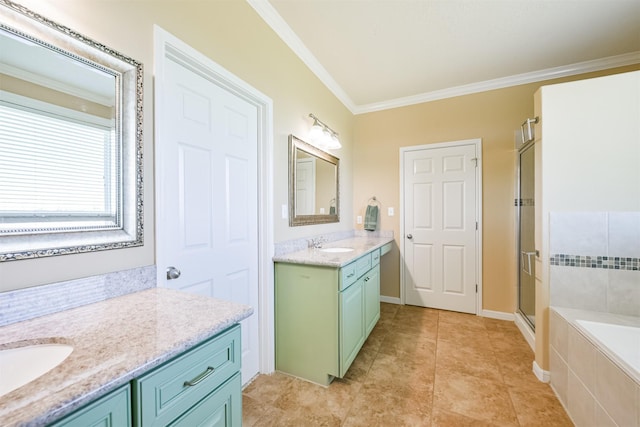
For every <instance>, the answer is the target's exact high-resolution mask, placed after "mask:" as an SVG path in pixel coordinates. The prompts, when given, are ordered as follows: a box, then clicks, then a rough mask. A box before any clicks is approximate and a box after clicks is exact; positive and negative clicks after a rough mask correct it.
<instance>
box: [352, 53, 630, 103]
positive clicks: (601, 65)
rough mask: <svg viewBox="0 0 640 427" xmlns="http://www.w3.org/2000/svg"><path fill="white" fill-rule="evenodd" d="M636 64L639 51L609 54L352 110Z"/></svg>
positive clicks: (443, 96) (461, 93) (484, 90)
mask: <svg viewBox="0 0 640 427" xmlns="http://www.w3.org/2000/svg"><path fill="white" fill-rule="evenodd" d="M637 63H640V51H636V52H631V53H627V54H624V55H616V56H609V57H607V58H601V59H595V60H592V61H584V62H578V63H575V64H569V65H564V66H561V67H555V68H547V69H544V70H538V71H532V72H530V73H523V74H516V75H513V76H508V77H502V78H498V79H492V80H486V81H484V82H478V83H471V84H468V85H462V86H455V87H451V88H447V89H442V90H435V91H432V92H425V93H421V94H418V95H413V96H407V97H403V98H397V99H391V100H388V101H382V102H374V103H371V104H364V105H358V106H356V108H355V110H352V111H353V113H354V114H365V113H371V112H374V111H382V110H388V109H391V108H399V107H406V106H409V105H415V104H422V103H423V102H429V101H437V100H440V99H446V98H453V97H456V96H463V95H470V94H473V93H479V92H486V91H489V90H495V89H504V88H507V87H511V86H518V85H522V84H528V83H535V82H540V81H545V80H551V79H557V78H561V77H567V76H574V75H577V74H584V73H589V72H592V71H600V70H606V69H609V68H616V67H623V66H625V65H632V64H637Z"/></svg>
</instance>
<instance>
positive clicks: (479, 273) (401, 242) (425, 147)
mask: <svg viewBox="0 0 640 427" xmlns="http://www.w3.org/2000/svg"><path fill="white" fill-rule="evenodd" d="M463 145H473V146H474V147H475V149H476V158H477V159H478V161H477V167H476V221H477V223H478V229H477V230H476V283H477V285H478V291H477V292H476V315H477V316H480V315H481V314H482V307H483V305H482V138H474V139H465V140H460V141H449V142H438V143H434V144H423V145H413V146H409V147H400V236H399V241H398V248H399V249H400V303H401V304H402V305H404V304H405V303H406V301H405V290H404V288H405V268H404V239H405V229H404V228H405V224H404V214H405V212H404V168H405V164H404V155H405V153H408V152H410V151H422V150H431V149H436V148H451V147H460V146H463Z"/></svg>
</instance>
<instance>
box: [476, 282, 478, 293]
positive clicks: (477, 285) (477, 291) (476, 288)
mask: <svg viewBox="0 0 640 427" xmlns="http://www.w3.org/2000/svg"><path fill="white" fill-rule="evenodd" d="M477 293H478V284H477V283H476V294H477Z"/></svg>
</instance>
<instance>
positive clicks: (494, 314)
mask: <svg viewBox="0 0 640 427" xmlns="http://www.w3.org/2000/svg"><path fill="white" fill-rule="evenodd" d="M480 316H482V317H489V318H491V319H498V320H510V321H512V322H513V314H511V313H505V312H502V311H493V310H482V313H480Z"/></svg>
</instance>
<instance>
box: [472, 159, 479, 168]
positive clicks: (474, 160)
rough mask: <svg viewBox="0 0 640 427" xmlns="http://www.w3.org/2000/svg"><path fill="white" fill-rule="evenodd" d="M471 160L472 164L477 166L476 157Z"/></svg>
mask: <svg viewBox="0 0 640 427" xmlns="http://www.w3.org/2000/svg"><path fill="white" fill-rule="evenodd" d="M471 161H472V162H473V164H474V165H476V167H478V158H477V157H474V158H473V159H471Z"/></svg>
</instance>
